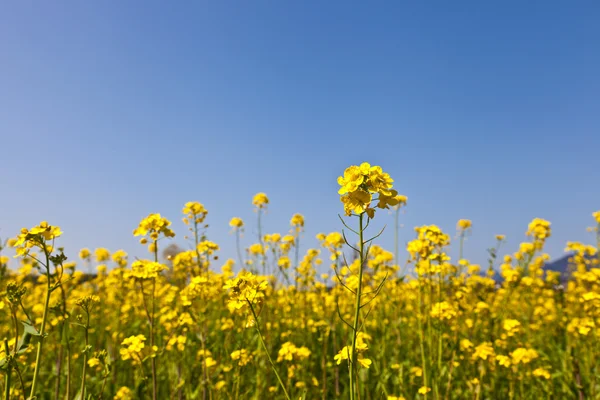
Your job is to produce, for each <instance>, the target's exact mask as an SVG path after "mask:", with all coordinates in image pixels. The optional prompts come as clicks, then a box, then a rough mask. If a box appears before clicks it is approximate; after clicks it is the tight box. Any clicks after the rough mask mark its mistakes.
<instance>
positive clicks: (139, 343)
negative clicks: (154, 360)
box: [119, 335, 146, 361]
mask: <svg viewBox="0 0 600 400" xmlns="http://www.w3.org/2000/svg"><path fill="white" fill-rule="evenodd" d="M145 341H146V337H145V336H144V335H137V336H130V337H128V338H125V339H124V340H123V342H121V348H120V349H119V353H120V354H121V358H122V359H123V360H129V359H134V360H136V358H137V359H138V360H136V361H139V355H140V353H141V352H142V350H143V349H144V347H145V344H144V342H145Z"/></svg>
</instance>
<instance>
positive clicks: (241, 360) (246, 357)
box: [231, 349, 252, 367]
mask: <svg viewBox="0 0 600 400" xmlns="http://www.w3.org/2000/svg"><path fill="white" fill-rule="evenodd" d="M231 359H232V360H234V361H237V362H238V365H239V366H240V367H243V366H244V365H246V364H248V363H249V362H250V361H252V354H250V353H249V352H248V350H246V349H241V350H235V351H234V352H233V353H231Z"/></svg>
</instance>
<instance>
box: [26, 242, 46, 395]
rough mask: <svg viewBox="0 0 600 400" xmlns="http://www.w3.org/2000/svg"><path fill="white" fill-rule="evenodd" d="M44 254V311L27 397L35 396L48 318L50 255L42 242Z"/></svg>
mask: <svg viewBox="0 0 600 400" xmlns="http://www.w3.org/2000/svg"><path fill="white" fill-rule="evenodd" d="M43 250H44V254H45V255H46V265H45V267H46V300H45V301H44V313H43V314H42V326H41V328H40V336H39V342H38V345H37V351H36V355H35V368H34V370H33V380H32V382H31V392H30V393H29V398H30V399H33V398H35V389H36V387H37V383H38V376H39V374H40V365H41V363H42V349H43V345H44V336H45V334H46V321H47V320H48V308H49V307H48V306H49V304H50V294H51V286H50V265H49V263H50V259H49V258H50V255H49V254H48V250H46V245H45V243H44V244H43Z"/></svg>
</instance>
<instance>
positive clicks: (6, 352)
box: [4, 339, 12, 400]
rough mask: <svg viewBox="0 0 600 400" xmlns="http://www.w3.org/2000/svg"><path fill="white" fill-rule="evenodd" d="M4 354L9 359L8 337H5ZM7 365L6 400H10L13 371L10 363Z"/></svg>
mask: <svg viewBox="0 0 600 400" xmlns="http://www.w3.org/2000/svg"><path fill="white" fill-rule="evenodd" d="M4 354H5V355H6V360H8V359H9V358H8V357H9V349H8V340H7V339H4ZM6 367H7V368H6V376H5V377H4V400H10V378H11V377H10V375H11V372H12V366H11V365H10V364H8V365H7V366H6Z"/></svg>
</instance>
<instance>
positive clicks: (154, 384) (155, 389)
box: [150, 240, 158, 400]
mask: <svg viewBox="0 0 600 400" xmlns="http://www.w3.org/2000/svg"><path fill="white" fill-rule="evenodd" d="M154 261H155V262H158V241H157V240H155V241H154ZM155 297H156V278H154V279H152V305H151V307H152V309H151V310H150V312H151V314H150V348H151V349H152V351H154V315H155V313H156V310H155V308H156V307H155V301H154V299H155ZM151 364H152V400H157V398H158V382H157V381H156V355H154V356H153V357H152V360H151Z"/></svg>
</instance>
